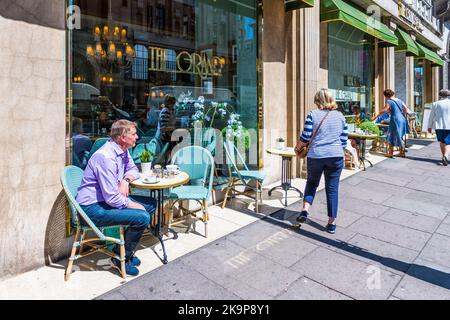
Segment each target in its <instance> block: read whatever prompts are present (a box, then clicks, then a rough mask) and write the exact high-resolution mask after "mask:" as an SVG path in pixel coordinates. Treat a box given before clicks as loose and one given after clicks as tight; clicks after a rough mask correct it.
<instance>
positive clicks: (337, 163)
mask: <svg viewBox="0 0 450 320" xmlns="http://www.w3.org/2000/svg"><path fill="white" fill-rule="evenodd" d="M343 167H344V158H342V157H333V158H321V159H313V158H308V180H307V181H306V187H305V195H304V197H303V201H305V202H308V203H310V204H311V205H312V203H313V201H314V196H315V195H316V190H317V187H318V186H319V182H320V177H321V176H322V173H323V174H324V176H325V191H326V194H327V209H328V217H330V218H336V216H337V210H338V196H339V178H340V176H341V172H342V168H343Z"/></svg>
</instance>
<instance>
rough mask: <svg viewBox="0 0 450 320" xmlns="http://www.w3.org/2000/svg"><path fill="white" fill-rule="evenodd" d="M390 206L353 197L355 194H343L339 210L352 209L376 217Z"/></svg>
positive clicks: (340, 198)
mask: <svg viewBox="0 0 450 320" xmlns="http://www.w3.org/2000/svg"><path fill="white" fill-rule="evenodd" d="M388 209H389V207H386V206H384V205H382V204H376V203H372V202H369V201H366V200H361V199H357V198H355V197H353V194H351V193H350V194H343V193H341V195H340V196H339V212H340V211H341V210H343V211H345V212H347V211H351V212H354V213H357V214H360V215H363V216H366V217H372V218H376V217H379V216H380V215H382V214H383V213H384V212H386V211H387V210H388Z"/></svg>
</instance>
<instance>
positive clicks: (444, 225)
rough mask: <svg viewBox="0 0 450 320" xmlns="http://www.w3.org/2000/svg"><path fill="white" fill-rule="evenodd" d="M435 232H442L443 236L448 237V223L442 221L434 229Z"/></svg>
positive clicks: (449, 232) (449, 229) (449, 225)
mask: <svg viewBox="0 0 450 320" xmlns="http://www.w3.org/2000/svg"><path fill="white" fill-rule="evenodd" d="M436 233H439V234H442V235H443V236H447V237H450V224H449V223H442V224H441V225H440V226H439V228H438V229H437V230H436Z"/></svg>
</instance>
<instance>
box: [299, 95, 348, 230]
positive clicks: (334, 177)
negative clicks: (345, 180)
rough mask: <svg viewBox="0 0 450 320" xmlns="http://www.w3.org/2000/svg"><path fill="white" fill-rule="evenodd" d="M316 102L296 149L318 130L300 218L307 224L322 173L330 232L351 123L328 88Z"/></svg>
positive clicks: (309, 161) (312, 145)
mask: <svg viewBox="0 0 450 320" xmlns="http://www.w3.org/2000/svg"><path fill="white" fill-rule="evenodd" d="M314 103H315V104H316V106H317V107H318V109H315V110H313V111H311V112H310V113H309V114H308V116H307V117H306V121H305V125H304V129H303V132H302V134H301V136H300V141H299V142H298V143H297V145H296V147H295V149H296V152H297V153H298V152H299V150H300V149H301V148H302V147H303V146H305V145H306V144H308V143H309V141H310V140H311V138H312V137H313V135H314V133H315V132H316V130H317V133H315V134H316V136H315V137H314V139H313V141H312V142H311V143H310V144H309V150H308V155H307V159H308V162H307V171H308V179H307V182H306V187H305V194H304V197H303V209H302V211H301V212H300V215H299V217H298V218H297V221H298V222H300V223H303V222H305V221H306V220H307V218H308V210H309V208H310V207H311V205H312V204H313V201H314V196H315V194H316V190H317V187H318V186H319V182H320V177H321V176H322V173H323V174H324V176H325V191H326V194H327V209H328V224H327V226H326V230H327V231H328V232H329V233H335V232H336V217H337V211H338V193H339V178H340V176H341V172H342V168H343V166H344V148H345V147H346V146H347V138H348V131H347V123H346V122H345V118H344V116H343V115H342V113H340V112H339V111H337V110H336V108H337V105H336V101H335V100H334V98H333V97H332V96H331V94H330V92H329V91H328V89H320V90H319V91H318V92H317V93H316V95H315V97H314Z"/></svg>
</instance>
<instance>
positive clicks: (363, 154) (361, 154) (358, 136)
mask: <svg viewBox="0 0 450 320" xmlns="http://www.w3.org/2000/svg"><path fill="white" fill-rule="evenodd" d="M348 137H349V138H353V139H359V140H360V141H361V142H360V143H359V150H358V151H359V152H358V153H359V166H360V167H361V164H362V166H363V171H366V163H365V162H366V161H367V162H368V163H369V164H370V166H371V167H373V164H372V162H370V160H368V159H366V141H367V140H375V139H377V138H378V135H377V134H363V133H356V132H350V133H349V134H348Z"/></svg>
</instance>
